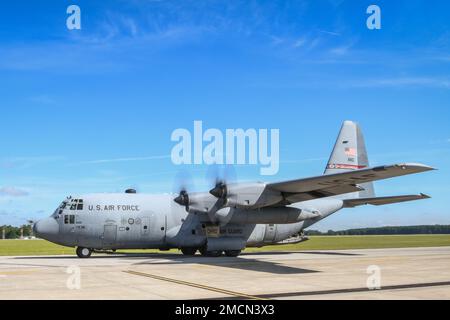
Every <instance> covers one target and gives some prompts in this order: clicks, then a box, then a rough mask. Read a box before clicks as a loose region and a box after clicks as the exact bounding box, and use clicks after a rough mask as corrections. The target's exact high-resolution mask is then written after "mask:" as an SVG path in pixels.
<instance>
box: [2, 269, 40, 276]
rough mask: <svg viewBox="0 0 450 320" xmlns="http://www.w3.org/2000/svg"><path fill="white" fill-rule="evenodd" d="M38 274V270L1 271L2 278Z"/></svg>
mask: <svg viewBox="0 0 450 320" xmlns="http://www.w3.org/2000/svg"><path fill="white" fill-rule="evenodd" d="M35 272H38V270H20V271H0V277H1V276H5V277H6V276H11V275H15V276H22V275H27V274H30V273H35Z"/></svg>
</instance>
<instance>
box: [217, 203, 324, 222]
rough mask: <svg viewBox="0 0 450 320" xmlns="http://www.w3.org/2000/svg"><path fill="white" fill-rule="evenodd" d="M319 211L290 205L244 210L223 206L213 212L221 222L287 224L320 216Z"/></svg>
mask: <svg viewBox="0 0 450 320" xmlns="http://www.w3.org/2000/svg"><path fill="white" fill-rule="evenodd" d="M320 217H321V214H320V212H319V211H315V210H314V211H309V210H305V209H297V208H291V207H279V208H264V209H257V210H245V209H239V208H230V207H227V208H223V209H220V210H219V211H217V212H216V213H215V218H216V220H217V222H219V223H221V224H228V223H237V224H288V223H297V222H301V221H305V220H309V219H316V218H320Z"/></svg>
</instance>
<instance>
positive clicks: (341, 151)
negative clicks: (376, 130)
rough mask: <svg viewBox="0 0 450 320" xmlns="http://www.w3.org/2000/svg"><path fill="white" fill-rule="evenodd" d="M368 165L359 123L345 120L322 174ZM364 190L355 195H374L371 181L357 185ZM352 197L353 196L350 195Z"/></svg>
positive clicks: (361, 167) (362, 167) (362, 196)
mask: <svg viewBox="0 0 450 320" xmlns="http://www.w3.org/2000/svg"><path fill="white" fill-rule="evenodd" d="M367 167H369V159H368V156H367V150H366V144H365V142H364V136H363V134H362V131H361V128H360V127H359V125H358V124H357V123H355V122H352V121H345V122H344V124H343V125H342V128H341V131H340V133H339V136H338V138H337V140H336V144H335V145H334V149H333V153H332V154H331V157H330V160H329V161H328V164H327V167H326V169H325V173H324V174H332V173H340V172H347V171H352V170H358V169H364V168H367ZM359 186H360V187H362V188H364V191H361V192H358V194H357V195H355V196H356V197H358V198H366V197H374V196H375V192H374V188H373V183H372V182H370V183H363V184H360V185H359ZM352 197H354V196H352Z"/></svg>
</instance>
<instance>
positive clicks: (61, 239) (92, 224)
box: [35, 193, 342, 250]
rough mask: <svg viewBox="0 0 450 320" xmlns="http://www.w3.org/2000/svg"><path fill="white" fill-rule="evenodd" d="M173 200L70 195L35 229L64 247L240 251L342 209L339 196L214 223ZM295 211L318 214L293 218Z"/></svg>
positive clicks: (124, 195) (284, 236) (244, 212)
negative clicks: (228, 249)
mask: <svg viewBox="0 0 450 320" xmlns="http://www.w3.org/2000/svg"><path fill="white" fill-rule="evenodd" d="M173 199H174V196H173V195H145V194H127V193H119V194H91V195H85V196H80V197H69V198H67V199H66V200H65V201H64V202H63V203H62V204H61V205H60V206H59V207H58V208H57V209H56V210H55V212H54V213H53V215H52V216H51V217H49V218H47V219H44V220H41V221H39V222H38V223H36V224H35V232H36V234H37V236H39V237H41V238H44V239H46V240H49V241H51V242H54V243H57V244H60V245H63V246H69V247H86V248H92V249H96V250H111V249H113V250H115V249H162V250H167V249H171V248H183V247H192V248H200V247H203V246H206V245H209V246H211V247H217V248H219V250H222V249H223V250H225V249H227V248H232V249H236V250H240V249H242V248H244V247H262V246H265V245H272V244H276V243H279V242H280V241H283V240H286V239H289V238H291V237H292V236H293V235H296V234H299V233H300V232H301V231H302V230H303V229H304V228H306V227H309V226H311V225H312V224H314V223H317V222H318V221H320V220H322V219H323V218H325V217H327V216H329V215H330V214H332V213H334V212H336V211H338V210H339V209H341V208H342V201H341V200H339V199H321V200H311V201H306V202H301V203H298V204H296V205H293V206H290V207H279V208H270V210H269V209H268V210H235V211H233V212H232V216H231V217H229V219H228V221H227V223H223V221H222V222H221V223H215V224H212V223H211V219H210V217H209V216H208V215H207V214H204V213H201V212H188V211H187V210H186V209H185V208H184V207H182V206H179V205H177V204H176V203H175V202H174V201H173ZM294 209H296V212H300V213H301V214H302V215H303V214H304V213H303V212H314V213H315V215H314V216H311V217H310V218H305V217H303V218H299V217H297V216H296V217H292V213H293V212H294ZM294 213H295V212H294ZM306 217H308V216H306ZM299 220H301V221H299Z"/></svg>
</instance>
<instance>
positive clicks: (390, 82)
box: [353, 77, 450, 89]
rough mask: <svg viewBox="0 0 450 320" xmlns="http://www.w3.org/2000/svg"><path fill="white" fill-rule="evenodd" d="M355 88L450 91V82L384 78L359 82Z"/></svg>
mask: <svg viewBox="0 0 450 320" xmlns="http://www.w3.org/2000/svg"><path fill="white" fill-rule="evenodd" d="M353 86H354V87H368V88H371V87H409V86H414V87H434V88H444V89H450V80H449V79H444V78H427V77H399V78H383V79H369V80H367V81H359V82H358V83H354V84H353Z"/></svg>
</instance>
